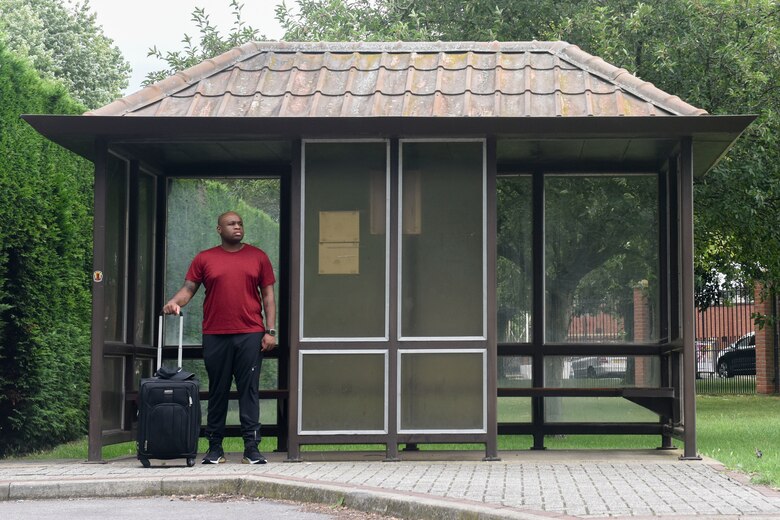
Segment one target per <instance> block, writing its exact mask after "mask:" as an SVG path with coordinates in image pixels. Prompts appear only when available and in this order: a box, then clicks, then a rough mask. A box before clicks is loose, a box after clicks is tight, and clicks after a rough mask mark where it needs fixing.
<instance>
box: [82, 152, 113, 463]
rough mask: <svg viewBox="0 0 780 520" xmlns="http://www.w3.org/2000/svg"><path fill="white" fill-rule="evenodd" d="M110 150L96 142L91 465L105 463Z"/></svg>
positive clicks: (93, 237) (93, 233)
mask: <svg viewBox="0 0 780 520" xmlns="http://www.w3.org/2000/svg"><path fill="white" fill-rule="evenodd" d="M107 154H108V148H107V146H106V143H105V142H104V141H102V140H97V141H96V142H95V202H94V219H93V226H92V243H93V246H92V247H93V250H92V269H93V275H92V345H91V364H90V382H91V384H90V387H89V437H88V450H87V461H88V462H102V460H103V442H102V436H103V398H102V393H103V345H104V339H105V324H104V319H103V318H104V314H105V309H106V307H105V282H104V281H103V273H104V271H105V259H106V196H107V191H108V188H107V184H108V180H107V178H106V160H107Z"/></svg>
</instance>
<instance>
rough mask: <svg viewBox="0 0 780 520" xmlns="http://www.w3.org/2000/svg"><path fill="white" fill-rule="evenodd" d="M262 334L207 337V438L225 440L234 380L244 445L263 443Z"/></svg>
mask: <svg viewBox="0 0 780 520" xmlns="http://www.w3.org/2000/svg"><path fill="white" fill-rule="evenodd" d="M263 334H264V333H262V332H255V333H250V334H204V335H203V362H204V364H205V365H206V372H207V373H208V375H209V404H208V419H207V424H206V437H207V438H208V439H209V440H210V441H221V440H222V439H223V438H224V437H225V419H226V418H227V411H228V397H229V393H230V385H231V384H232V382H233V378H234V377H235V379H236V389H237V390H238V410H239V417H240V419H241V436H242V437H243V438H244V442H247V441H257V442H260V399H259V397H258V389H259V386H260V367H261V366H262V364H263V355H262V354H261V352H260V345H261V342H262V339H263Z"/></svg>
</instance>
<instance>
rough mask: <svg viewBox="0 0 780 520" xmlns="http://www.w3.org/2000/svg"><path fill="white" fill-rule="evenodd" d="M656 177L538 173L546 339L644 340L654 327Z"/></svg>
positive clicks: (655, 337)
mask: <svg viewBox="0 0 780 520" xmlns="http://www.w3.org/2000/svg"><path fill="white" fill-rule="evenodd" d="M657 183H658V179H657V176H655V175H635V176H614V175H603V176H548V177H546V179H545V194H544V197H545V274H546V285H545V289H546V301H545V316H546V322H545V325H546V331H545V339H546V341H547V342H552V343H560V342H576V343H615V342H622V343H625V342H632V343H648V342H653V341H657V340H658V335H659V332H658V331H659V310H658V309H659V307H658V291H659V283H658V280H659V274H658V273H659V259H658V258H659V252H658V235H659V231H658V185H657Z"/></svg>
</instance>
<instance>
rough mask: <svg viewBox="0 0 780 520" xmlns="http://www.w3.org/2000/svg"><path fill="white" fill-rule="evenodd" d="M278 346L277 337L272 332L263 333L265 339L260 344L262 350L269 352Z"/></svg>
mask: <svg viewBox="0 0 780 520" xmlns="http://www.w3.org/2000/svg"><path fill="white" fill-rule="evenodd" d="M275 348H276V337H275V336H271V335H270V334H263V341H262V343H261V345H260V352H269V351H271V350H273V349H275Z"/></svg>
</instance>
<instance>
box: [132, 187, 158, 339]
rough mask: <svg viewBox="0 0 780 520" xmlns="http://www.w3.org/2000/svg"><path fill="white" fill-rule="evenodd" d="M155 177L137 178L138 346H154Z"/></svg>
mask: <svg viewBox="0 0 780 520" xmlns="http://www.w3.org/2000/svg"><path fill="white" fill-rule="evenodd" d="M155 202H156V198H155V190H154V177H152V176H151V175H146V174H143V173H142V174H141V175H139V177H138V258H137V261H138V275H137V278H136V282H135V288H136V300H135V334H134V340H135V342H136V343H141V344H143V345H151V344H152V333H153V326H154V325H153V323H154V319H153V315H154V312H153V310H152V298H153V296H154V291H153V287H154V279H153V276H154V239H155V234H154V225H155V218H154V217H155Z"/></svg>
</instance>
